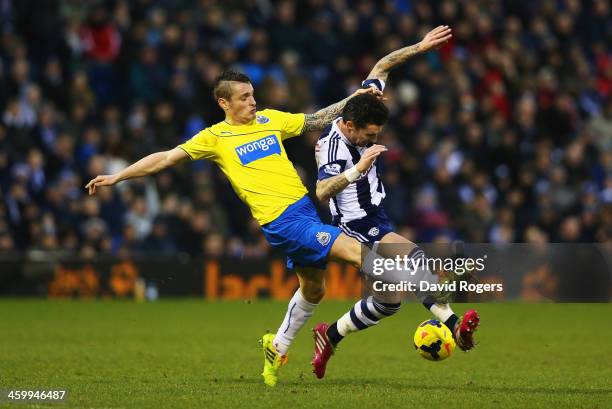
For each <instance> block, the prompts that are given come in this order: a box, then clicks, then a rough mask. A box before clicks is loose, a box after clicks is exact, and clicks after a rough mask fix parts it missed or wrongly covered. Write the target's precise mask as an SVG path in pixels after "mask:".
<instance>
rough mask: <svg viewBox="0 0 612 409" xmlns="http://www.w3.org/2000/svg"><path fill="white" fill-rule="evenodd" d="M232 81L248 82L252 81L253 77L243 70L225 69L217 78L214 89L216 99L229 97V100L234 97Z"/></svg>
mask: <svg viewBox="0 0 612 409" xmlns="http://www.w3.org/2000/svg"><path fill="white" fill-rule="evenodd" d="M231 81H234V82H244V83H247V84H250V83H251V79H250V78H249V77H247V76H246V75H244V74H243V73H241V72H236V71H231V70H227V71H223V73H222V74H221V75H219V76H218V77H217V78H216V79H215V87H214V91H213V94H214V96H215V100H218V99H219V98H223V99H228V100H229V99H231V97H232V88H231V85H230V82H231Z"/></svg>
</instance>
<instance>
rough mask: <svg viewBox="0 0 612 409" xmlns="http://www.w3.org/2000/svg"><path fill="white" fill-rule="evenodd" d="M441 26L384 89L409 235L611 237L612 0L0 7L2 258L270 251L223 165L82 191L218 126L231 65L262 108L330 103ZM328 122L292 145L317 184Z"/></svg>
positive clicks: (2, 3)
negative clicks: (218, 86) (429, 46)
mask: <svg viewBox="0 0 612 409" xmlns="http://www.w3.org/2000/svg"><path fill="white" fill-rule="evenodd" d="M439 24H446V25H449V26H451V27H452V29H453V33H454V38H453V39H452V41H451V42H450V43H449V44H447V45H445V46H444V47H443V48H442V49H441V50H439V51H438V52H432V53H429V54H427V55H420V56H417V57H415V58H414V59H412V60H410V61H409V62H408V63H407V64H405V65H403V66H402V67H399V68H397V69H396V70H394V71H393V72H392V75H391V77H390V79H389V82H388V87H387V91H386V94H387V96H388V101H387V102H388V105H389V107H390V109H391V113H392V115H391V119H390V121H389V124H388V125H387V126H386V127H385V129H384V136H383V137H382V141H381V143H383V144H385V145H387V147H388V148H389V152H388V153H387V154H386V155H385V156H384V158H383V160H382V162H383V163H382V165H383V168H384V171H383V178H384V182H385V184H386V190H387V192H388V193H387V199H386V201H385V207H386V209H387V213H388V214H389V215H390V217H391V218H392V219H393V221H394V222H395V223H396V225H397V226H398V230H399V231H400V232H402V233H403V234H405V235H406V236H407V237H409V238H412V239H413V240H416V241H432V240H444V239H463V240H468V241H475V242H494V243H504V242H560V241H562V242H591V241H598V242H604V241H610V240H611V239H612V15H611V10H610V3H609V2H608V1H606V0H587V1H579V0H542V1H519V0H507V1H502V0H492V1H467V0H466V1H450V0H446V1H439V2H431V1H421V0H419V1H417V0H404V1H402V0H387V1H375V0H361V1H351V0H330V1H325V0H302V1H286V0H285V1H273V0H242V1H232V0H223V1H213V0H198V1H187V0H130V1H126V0H114V1H94V0H45V1H37V0H0V30H2V32H1V33H0V35H1V39H0V114H1V116H0V253H1V252H9V251H30V250H46V251H61V252H66V253H70V254H79V255H82V256H86V257H90V256H95V255H103V254H118V255H122V254H134V253H147V252H154V253H156V254H177V253H188V254H192V255H199V254H206V255H209V256H220V255H229V256H236V257H261V256H265V255H267V254H268V252H269V251H270V249H269V247H268V246H267V244H266V243H265V240H264V239H263V237H262V235H261V233H260V232H259V228H258V226H257V224H256V222H255V221H254V220H253V219H252V218H251V217H250V213H249V212H248V209H247V208H246V206H244V205H243V204H242V203H241V202H240V201H239V199H238V198H237V197H236V196H235V194H234V193H233V191H232V189H231V186H230V185H229V183H228V182H227V181H226V179H225V177H224V176H223V175H222V174H221V173H220V172H219V171H218V170H217V169H216V168H215V167H214V166H213V165H211V164H210V163H206V162H195V163H191V164H186V165H183V166H180V167H177V168H176V169H172V170H169V171H165V172H163V173H161V174H159V175H157V176H156V177H153V178H149V179H142V180H135V181H129V182H123V183H121V184H120V185H119V186H118V187H117V188H113V189H101V190H100V191H99V194H98V195H96V196H87V194H86V191H85V190H84V188H83V186H84V185H85V184H86V183H87V181H88V180H90V179H91V178H92V177H94V176H95V175H97V174H108V173H114V172H116V171H118V170H120V169H121V168H123V167H124V166H126V165H127V164H129V163H131V162H133V161H135V160H137V159H139V158H140V157H142V156H144V155H146V154H148V153H151V152H155V151H158V150H167V149H171V148H173V147H174V146H176V145H177V144H179V143H181V142H182V141H184V140H186V139H187V138H189V137H191V136H192V135H194V134H195V133H196V132H197V131H199V130H200V129H202V128H204V127H206V126H208V125H212V124H214V123H216V122H218V121H220V120H222V119H223V117H222V111H221V110H220V109H219V108H218V107H217V106H216V103H215V101H214V100H213V98H212V88H211V87H212V83H213V81H214V78H215V77H216V76H217V75H218V74H220V73H221V72H222V70H223V69H225V68H233V69H237V70H239V71H242V72H244V73H246V74H247V75H248V76H249V77H250V78H251V79H252V81H253V85H254V86H255V87H256V98H257V102H258V106H259V107H260V108H263V107H271V108H277V109H281V110H286V111H291V112H313V111H314V110H316V109H317V108H320V107H323V106H326V105H328V104H330V103H333V102H336V101H337V100H339V99H341V98H344V97H345V96H346V95H348V94H349V93H351V92H352V91H354V89H356V88H357V87H358V86H359V83H360V81H361V80H363V79H364V78H365V76H366V75H367V73H368V72H369V70H370V69H371V68H372V67H373V66H374V64H375V63H376V61H377V59H379V58H380V57H382V56H384V55H385V54H387V53H389V52H391V51H393V50H395V49H399V48H401V47H403V46H406V45H411V44H414V43H416V42H418V41H419V40H420V39H421V38H422V37H423V35H424V34H425V33H426V32H427V31H428V30H429V29H431V28H433V27H435V26H436V25H439ZM318 136H319V135H316V134H312V135H306V136H303V137H300V138H296V139H295V140H292V141H290V142H288V143H287V148H288V152H289V156H290V158H291V159H292V160H293V161H294V163H295V164H296V167H297V168H298V172H299V173H300V176H302V178H303V180H304V182H305V184H306V186H307V187H309V188H312V187H313V186H314V183H315V181H316V180H315V177H316V169H315V167H316V165H315V161H314V151H313V147H314V144H315V142H316V140H317V138H318ZM320 210H321V213H322V214H325V212H327V210H326V206H325V205H324V204H320Z"/></svg>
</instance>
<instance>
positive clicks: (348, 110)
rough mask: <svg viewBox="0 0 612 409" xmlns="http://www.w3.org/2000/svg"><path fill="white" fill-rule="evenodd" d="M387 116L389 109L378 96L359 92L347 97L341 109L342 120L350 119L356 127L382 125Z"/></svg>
mask: <svg viewBox="0 0 612 409" xmlns="http://www.w3.org/2000/svg"><path fill="white" fill-rule="evenodd" d="M387 118H389V109H387V107H386V106H385V104H383V102H382V101H381V100H379V99H378V97H376V96H374V95H372V94H360V95H357V96H354V97H353V98H351V99H349V100H348V101H347V103H346V105H345V106H344V109H343V110H342V120H343V121H344V122H347V121H351V122H353V123H354V124H355V126H356V127H357V128H358V129H363V128H365V127H366V126H368V125H370V124H373V125H384V124H385V122H387Z"/></svg>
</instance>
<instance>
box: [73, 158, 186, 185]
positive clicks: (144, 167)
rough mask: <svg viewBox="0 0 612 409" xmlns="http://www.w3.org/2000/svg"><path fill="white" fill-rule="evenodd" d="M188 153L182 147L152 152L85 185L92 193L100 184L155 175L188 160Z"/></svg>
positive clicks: (112, 183)
mask: <svg viewBox="0 0 612 409" xmlns="http://www.w3.org/2000/svg"><path fill="white" fill-rule="evenodd" d="M188 158H189V157H188V156H187V153H186V152H185V151H184V150H182V149H181V148H174V149H172V150H169V151H164V152H156V153H152V154H150V155H148V156H145V157H144V158H142V159H140V160H139V161H138V162H135V163H133V164H131V165H130V166H128V167H127V168H125V169H123V170H122V171H120V172H117V173H115V174H114V175H98V176H96V177H95V178H93V179H92V180H90V181H89V183H88V184H87V185H86V186H85V189H87V190H88V192H89V194H90V195H94V194H96V188H97V187H98V186H112V185H114V184H116V183H118V182H121V181H122V180H126V179H132V178H137V177H141V176H146V175H153V174H155V173H157V172H159V171H161V170H164V169H166V168H169V167H171V166H174V165H176V164H178V163H180V162H183V161H185V160H187V159H188Z"/></svg>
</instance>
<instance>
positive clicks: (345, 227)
mask: <svg viewBox="0 0 612 409" xmlns="http://www.w3.org/2000/svg"><path fill="white" fill-rule="evenodd" d="M334 224H336V225H337V226H338V227H340V230H342V232H343V233H344V234H346V235H347V236H349V237H353V238H355V239H357V240H359V241H360V242H362V243H366V244H372V243H374V242H375V241H380V240H382V238H383V237H385V235H387V234H388V233H391V232H392V231H393V230H394V227H393V224H391V220H389V217H388V216H387V214H386V213H385V210H384V209H383V207H382V206H378V207H377V209H376V213H374V214H371V215H369V216H366V217H364V218H362V219H357V220H351V221H350V222H341V223H334Z"/></svg>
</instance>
